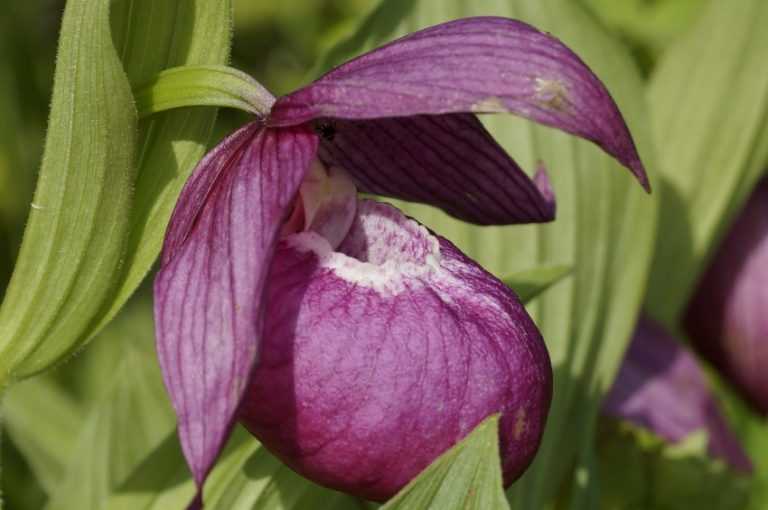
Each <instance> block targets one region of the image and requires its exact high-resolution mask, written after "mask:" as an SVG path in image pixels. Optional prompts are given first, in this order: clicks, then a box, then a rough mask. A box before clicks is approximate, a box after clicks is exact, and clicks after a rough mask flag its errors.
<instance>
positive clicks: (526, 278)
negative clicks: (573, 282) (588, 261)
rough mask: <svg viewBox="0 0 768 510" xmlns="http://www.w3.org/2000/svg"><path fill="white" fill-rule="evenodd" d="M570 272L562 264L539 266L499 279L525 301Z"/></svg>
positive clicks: (569, 269)
mask: <svg viewBox="0 0 768 510" xmlns="http://www.w3.org/2000/svg"><path fill="white" fill-rule="evenodd" d="M570 272H571V268H570V267H568V266H564V265H551V266H541V267H535V268H533V269H528V270H527V271H520V272H517V273H515V274H513V275H510V276H505V277H503V278H502V279H501V281H503V282H504V283H505V284H506V285H507V286H508V287H510V288H511V289H512V290H514V291H515V294H517V297H518V298H520V301H522V302H523V303H527V302H529V301H531V300H532V299H534V298H535V297H536V296H538V295H539V294H541V293H542V292H544V291H545V290H547V289H548V288H550V287H551V286H552V285H554V284H556V283H557V282H559V281H560V280H562V279H563V278H565V277H566V276H567V275H568V273H570Z"/></svg>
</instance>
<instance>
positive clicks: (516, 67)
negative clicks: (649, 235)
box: [270, 17, 648, 189]
mask: <svg viewBox="0 0 768 510" xmlns="http://www.w3.org/2000/svg"><path fill="white" fill-rule="evenodd" d="M455 112H474V113H496V112H510V113H514V114H516V115H520V116H522V117H525V118H528V119H531V120H534V121H536V122H540V123H542V124H545V125H547V126H552V127H555V128H558V129H562V130H564V131H567V132H569V133H572V134H575V135H577V136H580V137H582V138H586V139H588V140H591V141H593V142H595V143H596V144H597V145H599V146H600V147H602V148H603V149H604V150H605V151H606V152H608V153H609V154H611V155H612V156H614V157H615V158H616V159H617V160H619V161H620V162H621V163H622V164H624V165H625V166H626V167H628V168H629V169H631V170H632V172H633V173H634V174H635V176H636V177H637V178H638V180H639V181H640V182H641V184H642V185H643V186H644V187H646V189H648V180H647V177H646V175H645V170H644V169H643V165H642V163H641V162H640V158H639V156H638V154H637V150H636V149H635V145H634V142H633V141H632V137H631V135H630V134H629V131H628V129H627V126H626V125H625V123H624V120H623V118H622V116H621V113H619V110H618V108H617V106H616V104H615V103H614V102H613V99H611V96H610V94H609V93H608V91H607V90H606V88H605V86H604V85H603V84H602V83H601V82H600V80H599V79H598V78H597V77H596V76H595V75H594V74H593V73H592V71H591V70H590V69H589V68H588V67H587V66H586V64H584V62H582V61H581V59H579V57H578V56H576V55H575V54H574V53H573V52H572V51H571V50H569V49H568V48H567V47H566V46H565V45H563V44H562V43H561V42H560V41H559V40H557V39H555V38H554V37H552V36H551V35H549V34H546V33H544V32H541V31H539V30H537V29H535V28H533V27H531V26H529V25H526V24H525V23H522V22H520V21H515V20H511V19H506V18H494V17H481V18H464V19H460V20H456V21H451V22H448V23H444V24H442V25H437V26H434V27H431V28H427V29H425V30H421V31H419V32H415V33H413V34H410V35H407V36H405V37H403V38H401V39H398V40H396V41H394V42H392V43H390V44H387V45H385V46H382V47H381V48H378V49H376V50H373V51H372V52H370V53H367V54H365V55H362V56H360V57H358V58H356V59H353V60H351V61H349V62H347V63H346V64H343V65H341V66H339V67H337V68H335V69H333V70H332V71H330V72H329V73H328V74H326V75H324V76H322V77H321V78H320V79H318V80H317V81H315V82H314V83H312V84H310V85H309V86H307V87H305V88H303V89H301V90H298V91H296V92H294V93H293V94H290V95H288V96H285V97H282V98H280V99H278V100H277V102H276V103H275V105H274V107H273V109H272V113H271V120H270V122H271V123H273V124H275V125H282V126H285V125H295V124H299V123H303V122H307V121H309V120H312V119H317V118H339V119H372V118H382V117H401V116H411V115H418V114H441V113H455Z"/></svg>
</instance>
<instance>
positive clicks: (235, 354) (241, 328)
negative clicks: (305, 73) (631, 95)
mask: <svg viewBox="0 0 768 510" xmlns="http://www.w3.org/2000/svg"><path fill="white" fill-rule="evenodd" d="M492 112H511V113H515V114H517V115H521V116H523V117H527V118H529V119H532V120H535V121H538V122H540V123H542V124H546V125H549V126H553V127H557V128H560V129H562V130H565V131H567V132H569V133H573V134H576V135H579V136H581V137H583V138H587V139H589V140H592V141H594V142H595V143H597V144H598V145H599V146H600V147H602V148H603V149H604V150H605V151H607V152H608V153H609V154H611V155H613V156H614V157H615V158H617V159H618V160H619V161H620V162H622V163H623V164H624V165H626V166H627V167H629V168H630V169H631V170H632V172H634V174H635V175H636V176H637V178H638V179H639V180H640V182H641V183H642V184H643V185H644V186H646V187H647V180H646V176H645V173H644V170H643V167H642V164H641V163H640V160H639V157H638V154H637V151H636V149H635V146H634V144H633V142H632V139H631V137H630V134H629V132H628V130H627V127H626V125H625V123H624V121H623V119H622V117H621V114H620V113H619V111H618V109H617V107H616V105H615V104H614V102H613V100H612V99H611V97H610V96H609V94H608V92H607V90H606V89H605V87H604V86H603V85H602V84H601V82H600V81H599V80H598V79H597V78H596V77H595V75H594V74H593V73H592V72H591V71H590V70H589V69H588V68H587V66H586V65H585V64H584V63H583V62H582V61H581V60H579V58H578V57H577V56H576V55H575V54H573V53H572V52H571V51H570V50H569V49H567V48H566V47H565V46H564V45H563V44H562V43H560V42H559V41H558V40H556V39H554V38H553V37H552V36H550V35H547V34H545V33H542V32H540V31H538V30H536V29H534V28H532V27H530V26H528V25H526V24H524V23H521V22H518V21H513V20H509V19H503V18H470V19H462V20H458V21H454V22H450V23H446V24H443V25H438V26H435V27H432V28H428V29H426V30H422V31H420V32H416V33H414V34H411V35H409V36H406V37H404V38H402V39H399V40H397V41H395V42H393V43H390V44H388V45H386V46H383V47H381V48H379V49H377V50H374V51H372V52H371V53H368V54H366V55H363V56H361V57H359V58H356V59H354V60H352V61H350V62H348V63H346V64H343V65H341V66H340V67H337V68H336V69H334V70H332V71H331V72H329V73H328V74H326V75H325V76H323V77H321V78H320V79H318V80H317V81H316V82H314V83H312V84H311V85H309V86H307V87H305V88H303V89H301V90H299V91H297V92H294V93H292V94H289V95H288V96H285V97H282V98H280V99H278V100H276V101H275V102H274V104H272V105H271V108H270V111H269V114H268V115H266V116H265V118H262V119H258V120H256V121H255V122H253V123H251V124H248V125H246V126H245V127H243V128H241V129H240V130H239V131H237V132H236V133H234V134H232V135H230V136H229V137H228V138H226V139H225V140H224V141H223V142H222V143H221V144H220V145H219V146H218V147H216V148H215V149H214V150H213V151H211V152H210V153H209V154H208V155H207V156H206V157H205V158H204V159H203V160H202V161H201V163H200V164H199V165H198V167H197V169H196V171H195V172H194V174H193V176H192V177H191V179H190V180H189V182H188V183H187V185H186V187H185V188H184V190H183V192H182V194H181V197H180V199H179V202H178V204H177V206H176V210H175V211H174V214H173V217H172V219H171V222H170V226H169V228H168V231H167V234H166V240H165V246H164V253H163V257H162V267H161V269H160V272H159V274H158V275H157V279H156V281H155V299H156V302H155V316H156V329H157V347H158V355H159V358H160V363H161V366H162V369H163V374H164V378H165V384H166V386H167V388H168V391H169V393H170V395H171V399H172V401H173V404H174V407H175V409H176V413H177V415H178V428H179V435H180V438H181V443H182V447H183V450H184V454H185V456H186V458H187V461H188V463H189V465H190V467H191V470H192V473H193V475H194V479H195V481H196V483H197V485H198V487H201V486H202V484H203V482H204V480H205V478H206V476H207V474H208V472H209V471H210V469H211V467H212V465H213V463H214V461H215V459H216V457H217V455H218V453H219V451H220V450H221V448H222V446H223V444H224V442H225V440H226V439H227V437H228V435H229V433H230V431H231V428H232V426H233V423H234V422H235V421H236V420H238V419H239V420H241V421H242V422H243V423H244V425H245V426H246V427H247V428H248V429H250V430H251V431H252V432H253V433H254V434H255V435H256V436H257V437H258V438H259V439H261V441H262V442H263V444H264V445H265V446H266V447H267V448H269V449H270V450H271V451H273V452H274V453H275V454H276V455H278V456H279V457H280V458H281V459H283V460H284V461H285V462H286V463H287V464H288V465H290V466H291V467H292V468H293V469H295V470H296V471H298V472H299V473H302V474H304V475H306V476H307V477H309V478H311V479H313V480H316V481H318V482H320V483H323V484H325V485H328V486H330V487H334V488H337V489H341V490H346V491H349V492H352V493H354V494H357V495H360V496H364V497H368V498H371V499H385V498H387V497H389V496H391V495H392V494H394V493H395V492H396V491H397V490H398V489H399V488H401V487H402V486H403V485H404V484H405V483H406V482H407V481H408V480H409V479H411V478H412V477H413V476H415V475H416V474H417V473H418V472H419V471H420V470H421V469H423V468H425V467H426V466H427V465H428V464H429V463H430V462H431V461H432V460H434V459H435V457H436V456H438V455H439V454H440V453H441V452H443V451H444V450H446V449H447V448H449V447H450V446H451V445H453V444H454V443H455V442H457V441H458V440H459V439H461V438H462V437H463V436H464V435H465V434H467V433H468V432H469V431H470V430H471V429H472V428H473V427H474V426H475V425H477V424H478V423H479V422H480V421H481V420H482V419H483V418H485V417H487V416H488V415H490V414H492V413H496V412H500V413H501V415H502V417H501V424H500V436H501V437H500V440H501V452H502V462H503V470H504V476H505V481H506V482H507V483H511V481H513V480H514V479H515V478H516V477H518V476H519V475H520V474H521V473H522V471H523V470H524V469H525V467H526V466H527V465H528V464H529V462H530V461H531V459H532V457H533V455H534V453H535V451H536V449H537V448H538V444H539V440H540V438H541V434H542V431H543V427H544V422H545V419H546V415H547V412H548V408H549V403H550V396H551V377H552V375H551V367H550V364H549V359H548V355H547V351H546V348H545V346H544V343H543V341H542V339H541V336H540V334H539V332H538V330H537V329H536V327H535V325H534V324H533V322H532V321H531V319H530V317H529V316H528V315H527V313H526V312H525V309H524V308H523V307H522V305H521V304H520V302H519V301H518V299H517V298H516V296H515V295H514V294H513V293H512V292H511V291H510V290H508V289H507V288H506V287H505V286H504V285H503V284H502V283H501V282H500V281H498V280H497V279H495V278H494V277H493V276H491V275H490V274H488V273H487V272H485V271H484V270H483V269H482V268H480V267H479V266H478V265H477V264H475V263H474V262H472V261H471V260H469V259H468V258H467V257H466V256H464V255H463V254H462V253H461V252H459V251H458V250H457V249H456V247H454V246H453V245H452V244H451V243H450V242H448V241H447V240H445V239H443V238H441V237H440V236H438V235H436V234H434V233H432V232H430V231H428V230H427V229H426V228H424V227H422V226H421V225H419V224H418V223H416V222H415V221H413V220H411V219H409V218H407V217H405V216H403V215H402V214H401V213H400V212H399V211H398V210H397V209H395V208H393V207H391V206H389V205H385V204H381V203H378V202H375V201H371V200H359V199H358V198H357V196H356V192H357V191H358V190H359V191H363V192H367V193H374V194H380V195H387V196H390V197H396V198H401V199H406V200H413V201H419V202H424V203H428V204H432V205H435V206H438V207H441V208H442V209H444V210H445V211H447V212H449V213H450V214H452V215H454V216H456V217H458V218H460V219H463V220H466V221H469V222H473V223H477V224H511V223H521V222H537V221H548V220H551V219H552V218H553V216H554V202H553V199H552V193H551V190H550V188H549V184H548V181H547V179H546V175H545V174H544V173H543V172H540V173H538V174H537V176H536V177H535V178H534V179H533V180H531V179H529V178H528V177H527V176H526V174H525V173H524V172H523V171H522V170H521V169H520V168H519V167H518V166H517V165H516V164H515V162H514V161H512V160H511V159H510V158H509V157H508V156H507V155H506V153H505V152H504V151H503V150H502V149H501V148H500V146H499V145H498V144H497V143H496V142H495V141H494V140H493V138H492V137H491V136H490V135H489V134H488V132H487V131H486V130H485V129H484V128H483V126H482V124H481V123H480V122H479V121H478V120H477V118H476V117H475V115H474V114H475V113H492ZM257 360H258V363H257Z"/></svg>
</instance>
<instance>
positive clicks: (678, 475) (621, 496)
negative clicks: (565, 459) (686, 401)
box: [598, 419, 751, 510]
mask: <svg viewBox="0 0 768 510" xmlns="http://www.w3.org/2000/svg"><path fill="white" fill-rule="evenodd" d="M599 437H600V446H599V450H598V451H599V463H600V477H601V479H602V480H601V483H600V487H601V488H602V491H601V497H600V503H599V505H598V506H599V508H602V509H605V510H677V509H679V508H683V507H684V508H696V509H701V510H710V509H711V510H741V509H743V508H745V504H746V502H747V499H748V498H749V490H750V487H751V484H750V480H749V478H748V477H745V476H743V475H738V474H734V473H731V472H730V471H729V470H728V469H727V468H726V466H725V464H724V463H723V462H721V461H715V460H712V459H711V458H710V457H709V455H708V454H707V446H706V445H707V438H706V434H705V433H703V432H702V433H695V434H692V435H691V436H689V437H688V438H687V439H685V440H684V441H682V442H680V443H678V444H674V445H672V444H668V443H665V442H664V441H663V440H662V439H660V438H658V437H656V436H654V435H653V434H652V433H650V432H648V431H646V430H644V429H639V428H636V427H632V426H630V425H628V424H618V423H616V422H613V421H610V420H608V419H605V420H604V421H603V422H602V423H601V426H600V435H599Z"/></svg>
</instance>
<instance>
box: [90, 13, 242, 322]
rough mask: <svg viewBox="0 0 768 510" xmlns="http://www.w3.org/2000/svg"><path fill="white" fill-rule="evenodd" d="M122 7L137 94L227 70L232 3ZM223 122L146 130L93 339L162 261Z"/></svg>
mask: <svg viewBox="0 0 768 510" xmlns="http://www.w3.org/2000/svg"><path fill="white" fill-rule="evenodd" d="M115 4H116V7H115V10H116V11H118V14H119V15H117V16H113V33H114V34H116V46H117V47H118V48H120V50H121V54H122V57H123V64H124V65H125V68H126V71H127V73H128V77H129V79H130V81H131V84H132V85H133V86H134V88H135V87H137V86H140V85H141V84H145V83H148V82H149V81H150V80H151V79H153V78H154V77H155V76H156V75H157V74H158V73H159V72H160V71H162V70H163V69H168V68H173V67H178V66H185V65H221V64H225V63H226V62H227V60H228V58H229V49H230V42H231V37H232V5H231V1H230V0H221V1H217V2H208V1H204V0H193V1H190V0H115ZM148 48H151V50H150V49H148ZM215 121H216V109H215V108H211V107H202V108H195V109H182V110H177V111H172V112H168V113H163V114H159V115H154V116H152V117H151V118H147V119H144V120H143V121H142V122H140V123H139V140H140V150H139V154H140V159H139V162H138V176H137V178H136V183H135V195H136V199H135V203H134V207H133V208H132V209H131V215H130V225H131V231H130V235H129V238H128V249H127V252H126V258H125V261H124V263H123V265H122V267H121V271H120V273H119V277H118V278H119V281H120V288H119V290H118V292H117V293H116V294H115V296H114V299H113V300H112V302H111V304H110V306H109V308H108V309H107V310H106V311H105V312H104V314H103V315H102V316H101V317H100V320H99V321H98V322H97V323H96V324H94V326H93V328H92V329H91V330H89V331H88V332H87V334H88V335H91V336H92V335H93V334H94V333H95V332H96V331H98V330H99V329H100V328H101V327H102V326H104V325H105V324H106V323H107V322H108V321H109V320H111V319H112V317H114V316H115V314H117V312H118V311H119V310H120V308H121V307H122V306H123V305H124V304H125V302H126V301H127V300H128V298H129V297H130V296H131V294H133V292H134V291H135V290H136V288H137V287H138V286H139V284H140V283H141V281H142V280H143V279H144V277H145V276H146V274H147V272H148V271H149V269H150V268H151V267H152V264H153V263H154V261H155V259H157V256H158V254H159V253H160V248H161V246H162V242H163V236H164V234H165V228H166V226H167V225H168V221H169V219H170V216H171V212H172V211H173V207H174V206H175V205H176V199H177V198H178V196H179V193H180V192H181V188H182V186H183V185H184V183H185V182H186V180H187V177H189V175H190V173H191V172H192V170H193V169H194V167H195V165H196V164H197V162H198V161H199V160H200V158H201V157H202V156H203V153H204V152H205V149H206V147H207V145H208V141H209V138H210V136H211V131H212V130H213V125H214V122H215Z"/></svg>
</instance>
